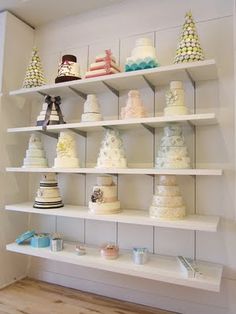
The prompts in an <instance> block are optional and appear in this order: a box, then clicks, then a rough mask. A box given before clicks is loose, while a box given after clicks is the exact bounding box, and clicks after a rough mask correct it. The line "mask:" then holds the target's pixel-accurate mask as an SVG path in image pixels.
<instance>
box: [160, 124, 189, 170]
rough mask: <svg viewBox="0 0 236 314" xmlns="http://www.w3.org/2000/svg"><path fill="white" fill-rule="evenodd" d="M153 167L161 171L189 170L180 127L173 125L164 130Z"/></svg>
mask: <svg viewBox="0 0 236 314" xmlns="http://www.w3.org/2000/svg"><path fill="white" fill-rule="evenodd" d="M155 166H156V168H163V169H176V168H179V169H187V168H190V158H189V157H188V151H187V147H186V145H185V140H184V137H183V134H182V128H181V126H180V125H177V124H175V123H173V124H170V125H169V126H166V127H165V128H164V136H163V137H162V138H161V142H160V147H159V150H158V153H157V158H156V165H155Z"/></svg>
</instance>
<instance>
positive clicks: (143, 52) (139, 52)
mask: <svg viewBox="0 0 236 314" xmlns="http://www.w3.org/2000/svg"><path fill="white" fill-rule="evenodd" d="M158 66H159V64H158V61H157V56H156V49H155V47H153V45H152V41H151V39H150V38H139V39H137V40H136V43H135V48H134V49H133V50H132V52H131V57H128V58H127V59H126V63H125V72H129V71H136V70H143V69H150V68H155V67H158Z"/></svg>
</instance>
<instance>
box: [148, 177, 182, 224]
mask: <svg viewBox="0 0 236 314" xmlns="http://www.w3.org/2000/svg"><path fill="white" fill-rule="evenodd" d="M185 209H186V208H185V205H184V201H183V198H182V196H181V193H180V189H179V186H178V185H177V180H176V176H169V175H167V176H166V175H163V176H159V182H158V184H157V187H156V193H155V195H154V196H153V200H152V205H151V207H150V210H149V213H150V216H151V217H152V218H158V219H167V220H168V219H181V218H183V217H184V216H185Z"/></svg>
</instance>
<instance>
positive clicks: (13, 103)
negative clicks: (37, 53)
mask: <svg viewBox="0 0 236 314" xmlns="http://www.w3.org/2000/svg"><path fill="white" fill-rule="evenodd" d="M0 29H1V31H0V32H3V34H4V36H1V35H0V36H1V37H0V38H1V39H2V41H1V44H0V47H1V49H0V67H1V71H0V72H1V73H0V81H1V82H2V84H1V91H2V96H1V97H0V145H1V158H0V170H1V175H0V185H1V192H0V270H1V271H0V287H2V286H5V285H7V284H9V283H11V282H13V281H14V280H16V279H18V278H20V277H22V276H25V274H26V271H27V261H28V259H27V258H26V257H24V256H14V257H13V255H12V254H10V253H8V252H6V250H5V246H6V244H7V243H9V242H12V241H14V239H15V238H16V236H17V235H18V234H20V233H22V232H23V231H25V230H26V229H27V228H28V215H25V214H23V215H22V214H20V213H10V212H6V211H5V210H4V205H5V204H6V203H9V202H20V201H24V200H26V199H27V198H28V179H27V176H19V175H14V174H13V175H12V174H6V173H5V170H4V169H5V167H6V165H11V164H14V163H16V162H18V160H19V156H20V155H21V154H23V153H24V145H23V144H24V143H25V139H24V136H20V137H18V136H15V135H9V136H8V135H7V134H6V129H7V127H9V126H13V125H16V124H17V125H20V124H21V125H26V124H27V123H28V121H29V117H30V110H29V109H30V106H29V104H27V102H26V101H25V100H24V99H20V98H19V99H18V98H10V97H8V96H7V94H8V91H9V90H11V89H13V88H15V86H16V85H17V84H19V82H22V78H23V77H24V72H25V68H26V66H27V63H28V60H29V57H30V51H31V48H32V45H33V39H34V31H33V29H32V28H30V27H29V26H27V25H26V24H25V23H23V22H21V21H19V20H18V19H17V18H15V17H14V16H13V15H11V14H9V13H7V12H3V13H1V14H0ZM2 78H3V79H2Z"/></svg>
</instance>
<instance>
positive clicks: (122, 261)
mask: <svg viewBox="0 0 236 314" xmlns="http://www.w3.org/2000/svg"><path fill="white" fill-rule="evenodd" d="M6 248H7V250H8V251H11V252H15V253H20V254H25V255H30V256H36V257H41V258H46V259H49V260H53V261H58V262H64V263H70V264H74V265H78V266H83V267H89V268H95V269H99V270H104V271H109V272H113V273H118V274H124V275H129V276H135V277H140V278H146V279H151V280H157V281H162V282H166V283H170V284H176V285H181V286H186V287H192V288H197V289H203V290H209V291H215V292H219V290H220V282H221V276H222V266H221V265H218V264H212V263H207V262H200V261H198V262H197V267H198V268H199V271H200V272H201V273H202V274H203V275H202V276H201V277H200V278H189V277H187V276H186V275H185V274H184V273H183V272H181V269H180V266H179V264H178V262H177V260H176V258H175V257H168V256H158V255H152V254H150V255H151V256H150V259H149V261H148V262H147V263H146V264H145V265H135V264H134V263H133V262H132V257H131V253H130V252H129V253H127V252H121V254H120V256H119V258H118V259H116V260H105V259H103V258H102V257H101V256H100V253H99V249H96V248H87V254H86V255H83V256H78V255H77V254H76V252H75V245H73V244H67V243H66V244H65V247H64V250H63V251H61V252H51V250H50V248H40V249H37V248H31V247H30V246H29V245H18V244H16V243H12V244H8V245H7V246H6Z"/></svg>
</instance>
